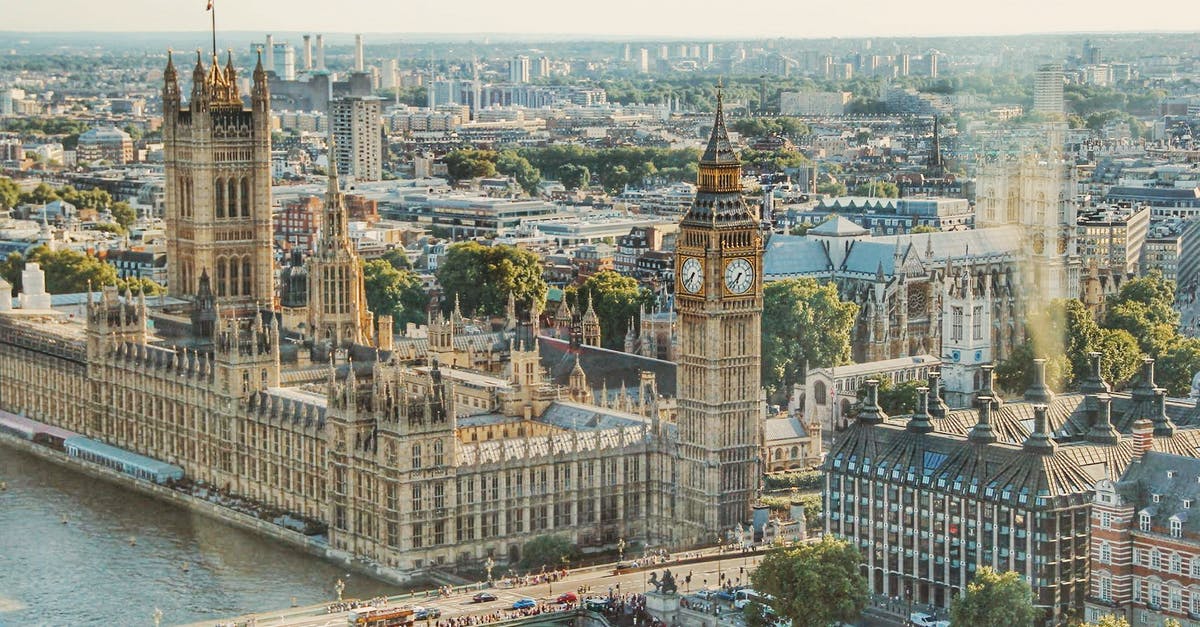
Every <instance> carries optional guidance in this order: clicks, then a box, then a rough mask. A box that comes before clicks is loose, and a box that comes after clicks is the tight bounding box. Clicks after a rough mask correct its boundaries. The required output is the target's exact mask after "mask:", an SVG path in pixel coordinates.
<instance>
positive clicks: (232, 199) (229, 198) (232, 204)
mask: <svg viewBox="0 0 1200 627" xmlns="http://www.w3.org/2000/svg"><path fill="white" fill-rule="evenodd" d="M237 192H238V188H237V179H235V178H230V179H229V193H227V194H225V201H226V202H227V203H228V204H229V211H227V212H226V213H228V214H229V217H231V218H232V217H234V216H236V215H237Z"/></svg>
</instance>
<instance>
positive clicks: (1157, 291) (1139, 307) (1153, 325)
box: [1104, 271, 1179, 357]
mask: <svg viewBox="0 0 1200 627" xmlns="http://www.w3.org/2000/svg"><path fill="white" fill-rule="evenodd" d="M1104 327H1105V328H1109V329H1124V330H1126V331H1128V332H1129V334H1130V335H1132V336H1133V337H1134V338H1136V339H1137V341H1138V346H1139V347H1140V348H1141V350H1142V352H1144V353H1146V354H1148V355H1150V356H1151V357H1157V356H1158V355H1160V354H1162V353H1163V352H1164V351H1166V350H1167V349H1168V348H1170V346H1171V345H1172V344H1173V343H1174V342H1175V338H1176V336H1177V334H1178V332H1177V329H1178V328H1179V312H1178V311H1176V310H1175V282H1174V281H1170V280H1167V279H1165V278H1163V275H1162V273H1161V272H1158V271H1154V272H1152V273H1151V274H1149V275H1147V276H1144V277H1141V278H1137V279H1132V280H1129V281H1126V282H1125V284H1124V285H1122V286H1121V290H1120V291H1119V292H1117V294H1116V295H1114V296H1111V297H1109V299H1108V303H1107V307H1106V308H1105V315H1104Z"/></svg>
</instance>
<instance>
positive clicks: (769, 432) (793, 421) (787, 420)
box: [763, 415, 808, 446]
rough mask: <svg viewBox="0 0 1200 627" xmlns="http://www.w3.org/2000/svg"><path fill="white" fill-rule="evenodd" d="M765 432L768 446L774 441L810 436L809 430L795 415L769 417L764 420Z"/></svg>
mask: <svg viewBox="0 0 1200 627" xmlns="http://www.w3.org/2000/svg"><path fill="white" fill-rule="evenodd" d="M763 434H764V439H765V440H766V442H767V446H770V445H771V443H772V442H783V441H785V440H795V439H797V438H806V437H808V431H807V430H806V429H805V428H804V425H803V424H801V422H800V419H799V418H797V417H796V416H795V415H789V416H784V417H779V418H767V419H766V420H765V421H763Z"/></svg>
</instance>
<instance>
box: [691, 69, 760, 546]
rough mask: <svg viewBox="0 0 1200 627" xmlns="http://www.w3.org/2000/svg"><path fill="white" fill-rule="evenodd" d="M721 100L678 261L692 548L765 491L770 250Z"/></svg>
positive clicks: (743, 515)
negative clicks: (765, 313)
mask: <svg viewBox="0 0 1200 627" xmlns="http://www.w3.org/2000/svg"><path fill="white" fill-rule="evenodd" d="M741 172H742V167H741V162H740V161H738V158H737V155H735V154H734V152H733V148H732V146H730V144H729V136H728V134H727V132H726V130H725V120H724V115H723V111H722V101H721V94H720V92H719V91H718V93H717V114H716V119H715V121H714V123H713V130H712V136H711V137H710V138H709V140H708V146H707V148H706V149H705V151H704V156H703V157H701V159H700V172H699V181H698V185H697V192H696V199H695V200H694V201H693V203H692V206H691V208H690V209H689V210H688V212H687V214H686V215H685V216H684V218H683V221H682V223H681V225H680V227H681V228H680V233H679V238H678V240H677V241H678V244H677V250H676V255H675V277H676V283H675V293H676V297H675V307H676V311H677V312H678V324H679V366H678V370H677V377H678V380H677V390H678V398H679V418H678V422H679V434H680V440H681V457H682V459H681V461H680V463H681V466H682V467H681V473H680V474H681V484H682V489H681V493H680V495H681V503H682V514H683V516H682V517H683V519H684V520H686V521H687V522H688V523H689V524H690V525H689V527H688V530H687V532H686V533H688V534H690V535H691V538H690V539H692V540H696V541H704V540H708V541H711V539H712V538H713V534H715V533H719V532H723V531H725V530H728V529H730V528H732V527H733V526H735V525H738V524H741V523H742V522H743V521H745V520H746V519H747V518H748V517H749V515H750V504H751V500H752V499H753V497H754V494H755V491H756V488H757V487H758V473H759V460H758V456H759V450H760V449H759V445H760V442H759V440H760V432H761V429H760V425H761V421H762V408H763V401H762V398H761V389H760V388H761V384H760V376H761V375H760V370H759V368H760V365H761V361H762V358H761V337H760V334H761V318H762V308H763V291H762V290H763V286H762V259H763V241H762V234H761V232H760V231H759V224H758V216H756V215H755V214H754V213H753V212H752V211H751V209H750V208H749V207H748V206H747V205H746V203H745V201H744V200H743V199H742V187H741V182H740V179H741Z"/></svg>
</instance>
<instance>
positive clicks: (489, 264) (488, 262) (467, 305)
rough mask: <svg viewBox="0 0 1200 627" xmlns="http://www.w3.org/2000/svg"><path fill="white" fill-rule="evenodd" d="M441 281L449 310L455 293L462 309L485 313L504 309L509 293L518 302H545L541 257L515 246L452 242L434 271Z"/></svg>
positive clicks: (489, 314)
mask: <svg viewBox="0 0 1200 627" xmlns="http://www.w3.org/2000/svg"><path fill="white" fill-rule="evenodd" d="M437 278H438V282H439V283H441V285H442V293H443V294H445V295H446V298H445V299H444V300H443V304H442V306H443V309H444V310H446V311H449V310H450V309H451V308H452V307H453V306H454V299H455V297H458V299H459V300H460V302H461V304H462V307H463V311H466V312H476V313H477V314H480V315H485V316H497V315H501V314H503V313H504V308H505V306H506V305H507V304H508V295H509V294H510V293H512V294H514V295H515V296H516V299H517V301H518V302H520V303H525V304H529V303H533V302H536V303H537V305H538V306H539V307H543V306H545V303H546V290H547V286H546V281H545V280H544V279H542V265H541V260H540V259H538V256H537V255H536V254H534V253H531V252H529V251H527V250H524V249H521V248H517V247H515V246H502V245H501V246H485V245H483V244H480V243H479V242H474V241H471V242H460V243H458V244H455V245H453V246H451V247H450V248H449V249H448V250H447V252H446V256H445V259H442V260H441V262H440V264H439V266H438V271H437Z"/></svg>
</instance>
